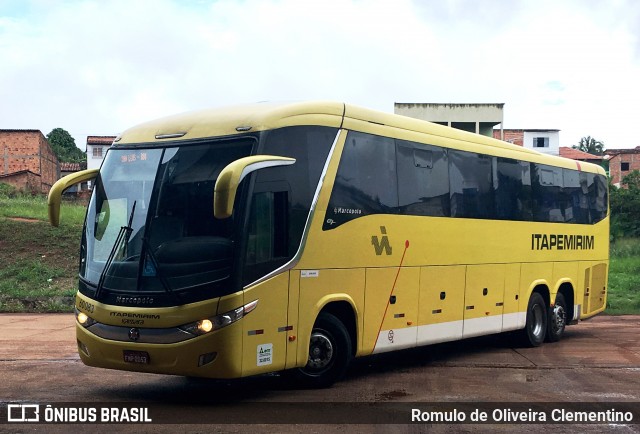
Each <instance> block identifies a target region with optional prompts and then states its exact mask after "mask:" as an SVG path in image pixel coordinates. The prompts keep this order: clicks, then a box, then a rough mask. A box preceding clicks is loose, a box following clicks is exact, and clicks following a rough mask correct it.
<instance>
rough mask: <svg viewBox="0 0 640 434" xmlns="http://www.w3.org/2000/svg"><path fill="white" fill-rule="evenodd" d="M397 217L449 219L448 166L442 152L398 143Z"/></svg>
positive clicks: (429, 147)
mask: <svg viewBox="0 0 640 434" xmlns="http://www.w3.org/2000/svg"><path fill="white" fill-rule="evenodd" d="M396 152H397V154H396V155H397V158H398V200H399V206H400V208H399V213H401V214H408V215H422V216H436V217H444V216H449V215H450V211H449V210H450V208H449V165H448V160H447V154H446V152H445V150H444V149H442V148H439V147H436V146H430V145H419V144H414V143H411V142H406V141H397V149H396Z"/></svg>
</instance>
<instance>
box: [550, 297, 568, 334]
mask: <svg viewBox="0 0 640 434" xmlns="http://www.w3.org/2000/svg"><path fill="white" fill-rule="evenodd" d="M551 321H552V322H551V326H552V327H553V331H554V333H556V334H558V333H561V332H562V330H564V327H565V325H566V323H567V313H566V311H565V310H564V307H563V306H561V305H559V304H557V305H555V306H554V308H553V313H552V315H551Z"/></svg>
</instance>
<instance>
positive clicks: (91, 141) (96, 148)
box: [87, 136, 116, 188]
mask: <svg viewBox="0 0 640 434" xmlns="http://www.w3.org/2000/svg"><path fill="white" fill-rule="evenodd" d="M115 138H116V136H87V169H99V168H100V166H101V165H102V160H104V156H105V155H106V153H107V149H109V148H110V147H111V145H112V144H113V141H114V140H115ZM92 184H93V183H92V182H91V181H89V188H91V187H92Z"/></svg>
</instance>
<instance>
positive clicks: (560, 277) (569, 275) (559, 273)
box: [551, 262, 578, 304]
mask: <svg viewBox="0 0 640 434" xmlns="http://www.w3.org/2000/svg"><path fill="white" fill-rule="evenodd" d="M565 282H568V283H570V284H571V286H572V287H573V292H574V294H575V293H576V292H577V291H578V288H577V286H578V262H554V263H553V281H552V283H553V294H552V296H551V302H552V303H554V302H555V298H556V294H557V292H558V288H560V285H562V284H563V283H565ZM574 298H575V297H574ZM565 301H566V303H567V304H574V303H575V301H574V300H565Z"/></svg>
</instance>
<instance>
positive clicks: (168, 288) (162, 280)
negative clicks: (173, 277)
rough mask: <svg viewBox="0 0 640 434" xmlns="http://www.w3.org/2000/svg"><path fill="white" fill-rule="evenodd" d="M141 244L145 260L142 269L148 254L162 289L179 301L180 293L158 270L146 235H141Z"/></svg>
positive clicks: (158, 267)
mask: <svg viewBox="0 0 640 434" xmlns="http://www.w3.org/2000/svg"><path fill="white" fill-rule="evenodd" d="M142 244H143V246H144V250H145V260H144V263H143V269H144V268H146V262H147V259H146V257H147V256H148V257H149V259H150V260H151V265H153V269H154V271H155V273H156V274H155V275H156V277H157V278H158V280H160V283H161V284H162V287H163V288H164V291H165V292H166V293H167V294H169V296H171V297H172V298H173V299H174V301H176V302H177V303H181V302H182V300H181V298H180V294H178V293H177V292H175V291H174V290H173V289H172V288H171V285H170V284H169V281H168V280H167V279H166V278H165V277H164V275H163V274H162V271H161V270H160V266H159V265H158V260H157V259H156V255H155V254H154V253H153V249H152V248H151V245H150V243H149V240H148V239H147V237H146V236H144V237H142Z"/></svg>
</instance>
